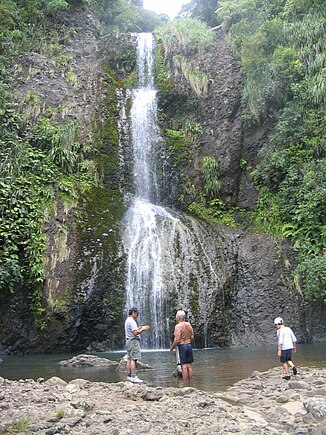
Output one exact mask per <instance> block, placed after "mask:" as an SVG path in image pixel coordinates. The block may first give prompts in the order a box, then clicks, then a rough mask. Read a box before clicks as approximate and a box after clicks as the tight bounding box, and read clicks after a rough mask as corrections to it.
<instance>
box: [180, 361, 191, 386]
mask: <svg viewBox="0 0 326 435" xmlns="http://www.w3.org/2000/svg"><path fill="white" fill-rule="evenodd" d="M181 369H182V380H183V383H184V384H188V385H189V384H190V383H191V381H192V366H191V364H181Z"/></svg>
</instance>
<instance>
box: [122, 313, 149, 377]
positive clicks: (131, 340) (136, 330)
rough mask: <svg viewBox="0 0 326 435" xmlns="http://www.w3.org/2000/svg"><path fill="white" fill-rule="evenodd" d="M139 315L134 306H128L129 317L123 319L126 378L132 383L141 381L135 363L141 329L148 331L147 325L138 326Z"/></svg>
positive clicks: (139, 355)
mask: <svg viewBox="0 0 326 435" xmlns="http://www.w3.org/2000/svg"><path fill="white" fill-rule="evenodd" d="M138 315H139V310H138V308H136V307H133V308H130V310H129V317H127V319H126V321H125V335H126V348H127V370H128V377H127V380H128V381H131V382H134V383H142V382H143V381H142V380H141V379H139V378H138V377H137V376H136V363H137V360H139V359H140V357H141V353H140V337H139V335H140V334H141V333H142V332H143V331H148V330H149V329H150V328H149V326H148V325H144V326H138V325H137V323H136V319H137V317H138Z"/></svg>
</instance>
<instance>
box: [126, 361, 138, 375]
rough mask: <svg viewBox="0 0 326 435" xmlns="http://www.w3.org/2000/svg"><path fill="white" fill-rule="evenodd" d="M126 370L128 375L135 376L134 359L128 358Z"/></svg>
mask: <svg viewBox="0 0 326 435" xmlns="http://www.w3.org/2000/svg"><path fill="white" fill-rule="evenodd" d="M127 370H128V376H135V374H136V361H135V360H133V359H132V360H128V361H127Z"/></svg>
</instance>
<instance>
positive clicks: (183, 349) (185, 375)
mask: <svg viewBox="0 0 326 435" xmlns="http://www.w3.org/2000/svg"><path fill="white" fill-rule="evenodd" d="M175 318H176V321H177V325H175V328H174V341H173V343H172V345H171V347H170V352H173V349H174V348H176V347H177V346H178V349H179V356H180V363H181V370H182V380H183V382H184V383H185V384H190V383H191V380H192V366H191V364H192V363H193V362H194V356H193V352H192V341H193V339H194V331H193V329H192V326H191V325H190V323H189V322H185V318H186V313H185V312H184V311H182V310H179V311H178V312H177V314H176V316H175Z"/></svg>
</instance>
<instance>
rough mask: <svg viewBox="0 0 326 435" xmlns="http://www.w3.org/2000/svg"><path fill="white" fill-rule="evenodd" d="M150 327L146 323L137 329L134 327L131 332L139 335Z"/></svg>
mask: <svg viewBox="0 0 326 435" xmlns="http://www.w3.org/2000/svg"><path fill="white" fill-rule="evenodd" d="M149 329H150V327H149V326H148V325H144V326H140V327H139V328H138V329H135V330H134V331H132V332H133V334H134V335H136V336H137V335H140V334H141V333H142V332H144V331H148V330H149Z"/></svg>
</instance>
